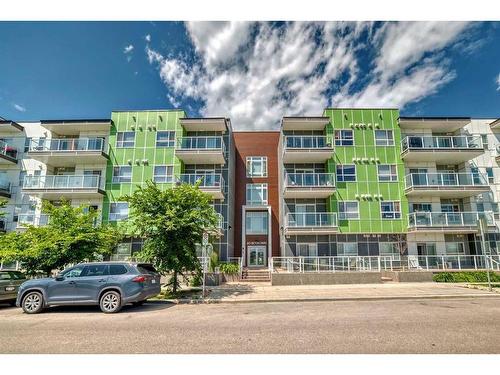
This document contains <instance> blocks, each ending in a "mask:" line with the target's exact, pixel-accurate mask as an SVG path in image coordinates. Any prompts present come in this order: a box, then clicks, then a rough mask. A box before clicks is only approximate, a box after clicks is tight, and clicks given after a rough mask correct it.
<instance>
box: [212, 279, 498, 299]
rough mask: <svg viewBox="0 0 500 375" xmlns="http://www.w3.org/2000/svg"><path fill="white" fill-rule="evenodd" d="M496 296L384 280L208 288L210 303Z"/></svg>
mask: <svg viewBox="0 0 500 375" xmlns="http://www.w3.org/2000/svg"><path fill="white" fill-rule="evenodd" d="M468 297H500V295H499V294H498V293H495V292H488V291H486V290H478V289H470V288H467V287H465V284H445V283H386V284H361V285H359V284H357V285H300V286H297V285H293V286H271V285H268V284H267V285H266V284H264V285H263V284H257V283H254V284H250V283H228V284H224V285H222V286H219V287H213V288H211V289H210V293H209V295H208V299H209V300H210V301H213V302H269V301H308V300H310V301H323V300H325V301H326V300H372V299H416V298H468Z"/></svg>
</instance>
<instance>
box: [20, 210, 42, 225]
mask: <svg viewBox="0 0 500 375" xmlns="http://www.w3.org/2000/svg"><path fill="white" fill-rule="evenodd" d="M48 222H49V215H45V214H41V215H36V214H35V213H27V214H20V215H18V217H17V223H18V226H21V227H22V226H26V225H34V226H36V227H42V226H44V225H47V223H48Z"/></svg>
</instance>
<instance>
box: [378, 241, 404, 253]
mask: <svg viewBox="0 0 500 375" xmlns="http://www.w3.org/2000/svg"><path fill="white" fill-rule="evenodd" d="M378 253H379V255H381V256H383V255H401V254H400V252H399V245H398V243H397V242H380V243H379V250H378Z"/></svg>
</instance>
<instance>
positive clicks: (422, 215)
mask: <svg viewBox="0 0 500 375" xmlns="http://www.w3.org/2000/svg"><path fill="white" fill-rule="evenodd" d="M483 217H484V218H485V219H486V223H487V224H488V225H495V218H494V216H493V212H413V213H411V214H409V215H408V225H409V226H410V227H465V226H476V225H477V223H478V221H479V220H480V219H481V218H483Z"/></svg>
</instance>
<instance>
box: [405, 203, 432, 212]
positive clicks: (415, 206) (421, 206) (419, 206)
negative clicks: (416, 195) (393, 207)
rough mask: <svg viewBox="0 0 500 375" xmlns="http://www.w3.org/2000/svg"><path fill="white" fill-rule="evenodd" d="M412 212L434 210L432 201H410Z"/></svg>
mask: <svg viewBox="0 0 500 375" xmlns="http://www.w3.org/2000/svg"><path fill="white" fill-rule="evenodd" d="M410 212H432V205H431V204H430V203H410Z"/></svg>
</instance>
